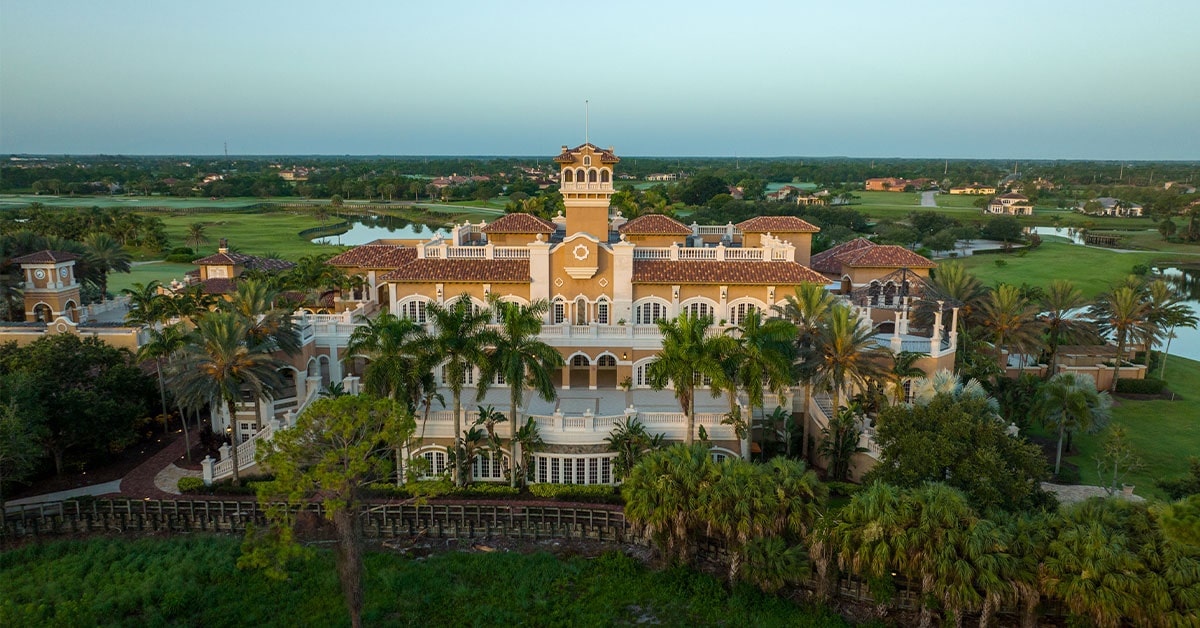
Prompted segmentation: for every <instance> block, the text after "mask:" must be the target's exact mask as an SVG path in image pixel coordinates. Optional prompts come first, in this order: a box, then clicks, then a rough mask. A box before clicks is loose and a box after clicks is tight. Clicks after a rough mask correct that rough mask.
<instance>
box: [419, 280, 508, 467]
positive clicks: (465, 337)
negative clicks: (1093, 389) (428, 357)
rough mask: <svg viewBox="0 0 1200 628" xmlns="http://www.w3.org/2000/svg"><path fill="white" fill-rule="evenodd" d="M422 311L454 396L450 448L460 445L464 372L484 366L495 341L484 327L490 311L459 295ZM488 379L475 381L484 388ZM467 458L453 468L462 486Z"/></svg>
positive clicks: (489, 319) (433, 345) (457, 447)
mask: <svg viewBox="0 0 1200 628" xmlns="http://www.w3.org/2000/svg"><path fill="white" fill-rule="evenodd" d="M425 312H426V314H427V315H428V316H429V319H430V320H431V321H432V322H433V325H434V327H435V328H436V329H437V333H436V335H434V336H432V337H431V338H430V342H429V346H430V349H431V352H432V353H433V355H435V356H438V358H440V359H442V360H444V361H445V362H444V366H443V369H444V373H445V378H444V381H445V383H446V385H447V386H449V387H450V393H451V394H452V395H453V396H454V441H455V442H454V450H455V451H456V452H457V451H459V449H460V447H461V446H462V389H463V386H464V385H465V384H466V381H467V373H468V372H469V371H470V370H471V369H474V368H476V367H480V368H482V367H484V366H485V365H486V364H487V361H488V354H487V347H489V346H494V345H495V344H496V333H495V332H493V331H491V330H489V329H488V323H490V322H491V312H490V311H488V309H487V308H480V309H476V308H475V306H474V304H473V303H472V302H471V297H470V296H469V295H467V294H463V295H462V296H461V297H459V298H458V299H457V300H456V301H455V302H454V303H452V304H450V305H448V306H443V305H438V304H436V303H431V304H430V305H429V306H427V307H426V310H425ZM488 384H489V382H488V381H487V380H481V381H479V383H478V384H477V386H480V387H482V388H487V386H488ZM467 464H470V461H469V460H462V459H458V460H457V462H456V464H455V467H454V482H455V484H456V485H457V486H462V485H463V477H462V476H463V473H462V472H463V470H464V469H465V468H466V467H465V465H467Z"/></svg>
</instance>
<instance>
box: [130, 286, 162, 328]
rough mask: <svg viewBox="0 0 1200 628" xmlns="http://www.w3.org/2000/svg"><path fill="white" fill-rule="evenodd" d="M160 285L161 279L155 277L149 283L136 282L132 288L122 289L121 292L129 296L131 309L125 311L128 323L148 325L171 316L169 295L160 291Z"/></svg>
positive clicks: (141, 325) (140, 325)
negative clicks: (167, 300) (168, 304)
mask: <svg viewBox="0 0 1200 628" xmlns="http://www.w3.org/2000/svg"><path fill="white" fill-rule="evenodd" d="M159 286H160V283H159V281H158V280H157V279H155V280H153V281H151V282H150V283H147V284H143V283H140V282H136V283H134V284H133V286H132V287H130V288H122V289H121V293H122V294H124V295H125V296H128V297H129V311H128V312H126V313H125V322H126V323H129V324H131V325H137V326H138V327H147V326H150V325H154V324H155V323H159V322H162V321H163V320H166V319H167V318H169V315H168V313H167V304H166V299H167V297H166V296H164V295H162V294H160V293H159Z"/></svg>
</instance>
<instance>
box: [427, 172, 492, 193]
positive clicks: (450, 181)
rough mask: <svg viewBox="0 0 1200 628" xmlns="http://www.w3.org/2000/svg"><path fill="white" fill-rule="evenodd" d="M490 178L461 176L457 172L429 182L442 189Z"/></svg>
mask: <svg viewBox="0 0 1200 628" xmlns="http://www.w3.org/2000/svg"><path fill="white" fill-rule="evenodd" d="M488 180H489V179H488V177H481V176H475V177H461V176H459V175H458V173H457V172H456V173H454V174H452V175H450V176H448V177H438V178H436V179H434V180H433V181H430V182H429V184H430V185H432V186H433V187H435V188H438V189H441V188H447V187H450V186H452V185H466V184H467V183H471V182H472V181H488Z"/></svg>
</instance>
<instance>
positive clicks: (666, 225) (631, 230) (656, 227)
mask: <svg viewBox="0 0 1200 628" xmlns="http://www.w3.org/2000/svg"><path fill="white" fill-rule="evenodd" d="M617 231H620V232H621V233H625V234H629V235H692V228H691V227H689V226H687V225H685V224H683V223H682V222H679V221H678V220H675V219H674V218H671V217H669V216H664V215H662V214H643V215H641V216H638V217H637V218H634V219H633V220H630V221H629V222H627V223H625V224H623V225H621V226H620V227H618V228H617Z"/></svg>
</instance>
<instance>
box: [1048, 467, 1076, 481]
mask: <svg viewBox="0 0 1200 628" xmlns="http://www.w3.org/2000/svg"><path fill="white" fill-rule="evenodd" d="M1054 481H1055V482H1058V483H1059V484H1079V469H1078V468H1077V467H1068V466H1067V465H1065V464H1064V465H1063V466H1062V468H1061V469H1059V471H1058V475H1057V476H1055V478H1054Z"/></svg>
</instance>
